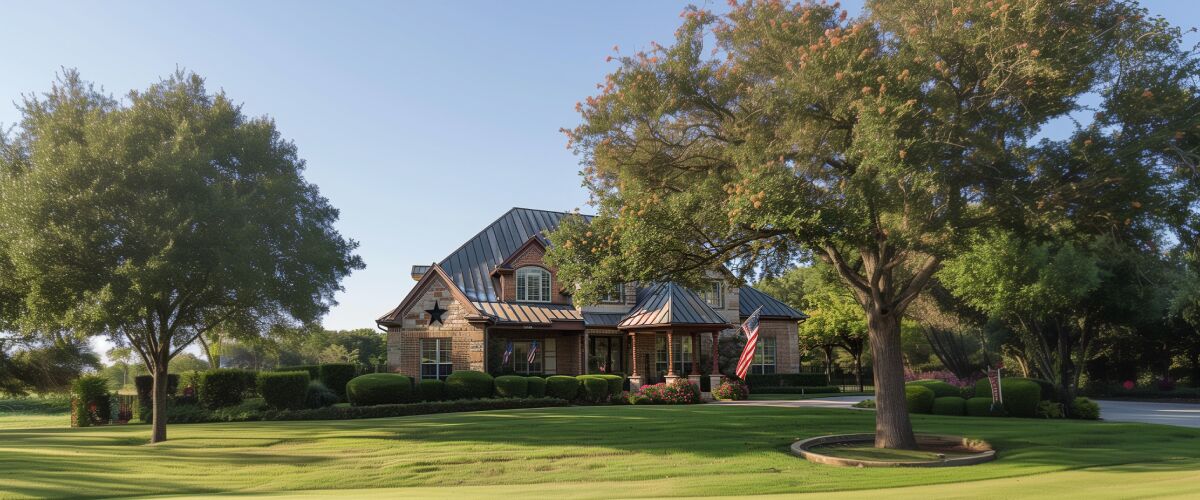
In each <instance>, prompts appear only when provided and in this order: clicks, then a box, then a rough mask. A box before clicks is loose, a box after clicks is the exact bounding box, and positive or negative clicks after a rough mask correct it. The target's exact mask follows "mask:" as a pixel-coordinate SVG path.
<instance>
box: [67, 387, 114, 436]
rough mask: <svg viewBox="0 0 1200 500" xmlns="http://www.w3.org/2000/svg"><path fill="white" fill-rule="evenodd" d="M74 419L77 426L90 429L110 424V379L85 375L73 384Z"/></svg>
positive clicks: (72, 405)
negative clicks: (92, 426)
mask: <svg viewBox="0 0 1200 500" xmlns="http://www.w3.org/2000/svg"><path fill="white" fill-rule="evenodd" d="M71 396H72V397H73V399H74V400H73V401H72V403H71V410H72V415H71V416H72V418H71V420H72V421H74V423H75V425H77V426H79V427H88V426H90V425H93V424H104V423H108V421H109V419H110V415H111V414H112V399H111V398H110V397H109V394H108V378H106V377H101V376H99V375H84V376H82V377H79V378H77V379H75V381H74V382H72V383H71Z"/></svg>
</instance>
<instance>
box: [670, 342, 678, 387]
mask: <svg viewBox="0 0 1200 500" xmlns="http://www.w3.org/2000/svg"><path fill="white" fill-rule="evenodd" d="M677 378H679V376H677V375H676V374H675V332H674V331H672V330H667V383H668V384H669V383H671V382H674V381H675V379H677Z"/></svg>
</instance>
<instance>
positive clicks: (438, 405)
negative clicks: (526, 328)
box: [259, 374, 570, 420]
mask: <svg viewBox="0 0 1200 500" xmlns="http://www.w3.org/2000/svg"><path fill="white" fill-rule="evenodd" d="M381 375H383V374H381ZM568 404H570V403H568V402H566V401H563V400H561V399H554V398H540V399H532V398H519V399H518V398H513V399H467V400H458V401H437V402H425V403H409V404H394V405H376V406H345V405H337V406H330V407H326V408H320V409H316V410H299V411H290V410H281V411H264V412H262V414H261V415H259V417H260V419H261V420H347V419H356V418H382V417H405V416H410V415H431V414H435V413H455V412H465V411H486V410H511V409H517V408H550V407H556V406H567V405H568Z"/></svg>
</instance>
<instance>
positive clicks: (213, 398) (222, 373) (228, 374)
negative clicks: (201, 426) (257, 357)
mask: <svg viewBox="0 0 1200 500" xmlns="http://www.w3.org/2000/svg"><path fill="white" fill-rule="evenodd" d="M245 373H246V370H236V369H233V368H217V369H215V370H207V371H204V372H202V373H200V384H199V387H197V390H198V393H197V394H196V396H197V398H198V399H199V400H200V404H201V405H204V407H205V408H208V409H210V410H215V409H217V408H224V407H226V406H234V405H238V404H241V402H242V399H243V396H244V395H245V392H246V387H245V383H246V376H245V375H244V374H245ZM250 373H254V372H250ZM256 375H257V374H256Z"/></svg>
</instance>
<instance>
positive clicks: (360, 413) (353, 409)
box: [261, 398, 570, 420]
mask: <svg viewBox="0 0 1200 500" xmlns="http://www.w3.org/2000/svg"><path fill="white" fill-rule="evenodd" d="M569 405H570V403H569V402H567V401H563V400H561V399H556V398H538V399H532V398H512V399H466V400H458V401H436V402H425V403H409V404H397V405H376V406H330V407H328V408H320V409H316V410H298V411H294V410H293V411H289V410H282V411H265V412H263V413H262V415H261V420H349V419H358V418H383V417H406V416H410V415H430V414H435V413H457V412H466V411H487V410H514V409H520V408H551V407H557V406H569Z"/></svg>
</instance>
